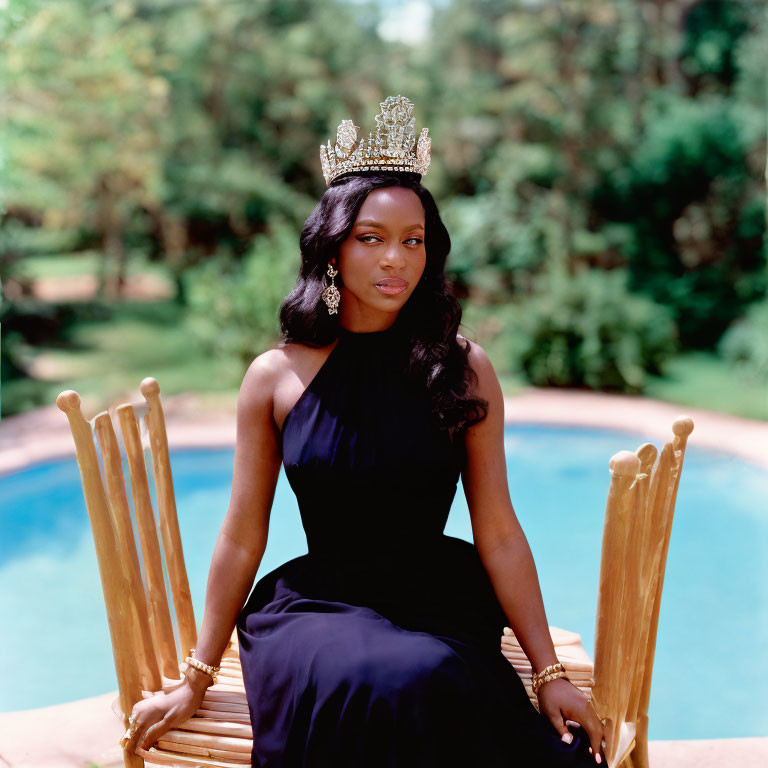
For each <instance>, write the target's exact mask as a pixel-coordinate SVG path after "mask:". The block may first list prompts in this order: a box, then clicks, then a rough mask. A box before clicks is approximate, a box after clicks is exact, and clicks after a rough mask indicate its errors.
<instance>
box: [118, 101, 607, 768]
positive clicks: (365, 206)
mask: <svg viewBox="0 0 768 768" xmlns="http://www.w3.org/2000/svg"><path fill="white" fill-rule="evenodd" d="M390 98H392V97H390ZM402 98H403V97H398V99H402ZM388 102H389V99H388V100H387V102H385V104H387V103H388ZM385 104H383V105H382V107H384V106H385ZM408 116H409V115H406V117H408ZM377 122H378V120H377ZM350 125H351V124H350ZM340 129H341V126H340ZM340 136H341V133H340ZM342 138H343V137H342ZM409 146H411V147H412V142H411V144H410V145H409ZM347 149H349V142H347ZM421 158H422V160H423V146H422V155H421ZM401 167H402V166H401ZM418 167H421V168H422V171H423V169H424V165H423V164H422V165H421V166H418V165H415V164H414V165H411V166H410V170H391V169H390V170H387V169H385V170H376V171H371V170H363V169H362V166H360V169H358V170H352V171H346V172H341V173H337V174H335V175H333V174H332V178H331V180H330V184H329V187H328V189H327V191H326V192H325V194H324V195H323V197H322V199H321V200H320V202H319V204H318V205H317V207H316V208H315V210H314V211H313V213H312V214H311V215H310V217H309V218H308V219H307V221H306V223H305V226H304V229H303V231H302V234H301V252H302V266H301V272H300V275H299V278H298V280H297V283H296V286H295V288H294V289H293V291H292V292H291V294H290V295H289V296H288V297H287V298H286V299H285V301H284V302H283V305H282V307H281V312H280V320H281V325H282V330H283V335H284V341H283V344H282V345H281V346H279V347H277V348H275V349H271V350H269V351H267V352H265V353H264V354H262V355H259V357H257V358H256V359H255V360H254V361H253V363H252V364H251V366H250V367H249V369H248V371H247V372H246V374H245V377H244V379H243V383H242V387H241V390H240V395H239V398H238V407H237V442H236V447H235V460H234V477H233V486H232V499H231V502H230V506H229V509H228V512H227V515H226V518H225V520H224V523H223V526H222V529H221V532H220V534H219V537H218V540H217V543H216V547H215V551H214V555H213V562H212V565H211V570H210V574H209V579H208V586H207V594H206V603H205V615H204V619H203V624H202V629H201V632H200V636H199V639H198V644H197V650H196V657H197V659H199V660H200V661H201V662H203V663H205V664H209V665H215V664H218V660H219V659H220V658H221V655H222V654H223V652H224V649H225V648H226V645H227V642H228V640H229V637H230V635H231V633H232V629H233V627H235V626H237V631H238V639H239V643H240V657H241V662H242V667H243V681H244V684H245V688H246V694H247V697H248V703H249V710H250V718H251V724H252V727H253V753H252V765H254V766H268V767H269V768H276V767H277V766H280V768H294V767H296V768H298V767H299V766H302V767H303V768H320V767H321V766H322V767H324V766H333V767H334V768H342V767H344V768H347V767H349V768H353V767H354V768H374V767H378V766H382V767H383V766H388V767H392V768H405V767H408V768H410V767H411V766H413V767H414V768H416V766H418V768H432V767H434V768H437V767H438V766H440V768H452V767H453V766H456V767H457V768H458V766H461V767H462V768H467V767H468V766H478V768H512V766H521V767H522V766H525V767H526V768H527V767H528V766H537V767H539V766H540V767H541V768H549V767H552V768H554V767H555V766H588V765H592V766H593V765H596V764H599V763H600V762H601V760H602V759H603V757H602V750H601V742H602V739H603V724H602V723H601V722H600V720H599V719H598V717H597V715H596V714H595V711H594V709H593V708H592V706H591V703H590V701H589V699H588V698H587V697H586V696H585V695H584V694H583V693H582V692H581V691H580V690H578V689H577V688H576V687H575V686H574V685H573V684H572V683H571V682H569V680H568V679H567V677H565V676H562V675H561V676H559V677H556V678H555V679H552V680H549V681H548V682H545V683H543V684H542V685H541V687H540V689H539V691H538V697H539V705H540V712H539V711H537V710H536V708H535V707H534V706H533V705H532V704H531V702H530V700H529V698H528V695H527V693H526V690H525V687H524V685H523V682H522V681H521V679H520V677H519V676H518V674H517V673H516V671H515V669H514V667H513V666H512V665H511V664H510V663H509V661H507V659H506V658H505V657H504V656H503V655H502V653H501V650H500V638H501V635H502V629H503V627H504V626H505V625H509V626H511V627H512V629H513V631H514V632H515V634H516V636H517V638H518V639H519V641H520V644H521V646H522V647H523V649H524V651H525V653H526V654H527V656H528V658H529V659H530V660H531V663H532V665H533V667H534V670H536V671H540V670H543V669H544V668H546V667H548V666H549V665H552V664H555V663H556V662H557V657H556V656H555V652H554V648H553V645H552V641H551V638H550V634H549V630H548V624H547V619H546V615H545V612H544V606H543V603H542V597H541V590H540V587H539V583H538V578H537V573H536V567H535V564H534V561H533V558H532V555H531V551H530V548H529V546H528V543H527V540H526V538H525V535H524V533H523V531H522V529H521V527H520V524H519V523H518V521H517V518H516V516H515V513H514V510H513V507H512V503H511V501H510V497H509V491H508V486H507V476H506V467H505V456H504V441H503V431H504V423H503V415H504V412H503V399H502V393H501V388H500V386H499V382H498V379H497V377H496V375H495V373H494V370H493V367H492V366H491V363H490V362H489V360H488V358H487V356H486V354H485V353H484V351H483V350H482V348H481V347H480V346H478V345H477V344H475V343H473V342H471V341H469V340H467V339H465V338H463V337H462V336H461V335H459V334H458V332H457V331H458V327H459V323H460V319H461V308H460V306H459V304H458V302H457V301H456V299H455V298H454V297H452V296H451V294H450V293H449V292H448V290H447V288H446V281H445V277H444V267H445V262H446V257H447V255H448V252H449V249H450V239H449V236H448V233H447V231H446V229H445V227H444V225H443V223H442V221H441V219H440V215H439V213H438V210H437V207H436V205H435V202H434V200H433V198H432V195H431V194H430V193H429V192H428V191H427V190H426V189H425V188H424V187H423V186H422V185H421V181H420V179H421V175H423V173H421V174H420V173H417V172H414V171H413V170H412V169H413V168H418ZM325 170H327V168H326V165H325V163H324V171H325ZM342 170H343V169H342ZM326 179H328V174H326ZM254 298H255V300H257V299H258V297H254ZM281 464H282V465H284V466H285V472H286V476H287V478H288V480H289V482H290V484H291V487H292V488H293V490H294V492H295V493H296V497H297V500H298V504H299V509H300V512H301V517H302V523H303V526H304V530H305V532H306V535H307V543H308V553H307V554H306V555H302V556H301V557H297V558H294V559H293V560H290V561H288V562H286V563H283V564H282V565H281V566H279V567H278V568H276V569H275V570H273V571H272V572H270V573H268V574H266V575H264V576H263V577H262V578H261V579H259V581H258V582H257V583H256V585H255V587H254V588H253V591H252V592H250V596H248V593H249V591H250V590H251V586H252V584H253V581H254V578H255V575H256V572H257V569H258V566H259V563H260V561H261V558H262V555H263V553H264V549H265V547H266V543H267V529H268V522H269V515H270V508H271V504H272V500H273V496H274V490H275V485H276V482H277V478H278V473H279V470H280V467H281ZM459 477H461V480H462V484H463V487H464V491H465V494H466V498H467V502H468V505H469V511H470V516H471V523H472V531H473V539H474V544H470V543H469V542H466V541H464V540H462V539H457V538H454V537H450V536H446V535H445V534H444V533H443V528H444V525H445V522H446V519H447V516H448V512H449V509H450V506H451V503H452V501H453V498H454V495H455V492H456V488H457V484H458V480H459ZM246 598H247V600H246ZM211 682H212V681H211V677H210V676H209V675H208V674H206V672H204V671H201V670H200V669H197V668H194V667H191V668H189V669H188V670H187V673H186V677H185V679H184V680H183V682H182V683H181V684H180V685H179V686H178V687H177V688H175V689H174V690H173V691H171V692H170V693H166V694H160V695H156V696H153V697H151V698H149V699H146V700H144V701H141V702H139V703H138V704H136V706H135V707H134V709H133V713H132V714H133V718H134V728H135V732H134V733H133V734H132V736H131V740H130V748H131V749H134V748H135V747H136V746H137V745H141V746H142V747H143V748H145V749H148V748H149V747H150V746H151V745H152V744H154V743H155V742H156V741H157V739H158V738H159V737H160V736H162V735H163V734H164V733H165V732H166V731H168V730H169V729H170V728H172V727H175V726H177V725H178V724H179V723H181V722H183V721H184V720H186V719H187V718H189V717H190V716H191V715H192V714H193V713H194V712H195V711H196V710H197V709H198V708H199V707H200V705H201V702H202V699H203V695H204V692H205V689H206V688H207V687H208V686H209V685H210V684H211ZM566 720H570V721H573V722H574V723H579V724H580V725H581V727H579V726H576V725H572V724H571V725H569V726H566V722H565V721H566Z"/></svg>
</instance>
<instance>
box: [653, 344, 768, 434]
mask: <svg viewBox="0 0 768 768" xmlns="http://www.w3.org/2000/svg"><path fill="white" fill-rule="evenodd" d="M648 380H649V384H648V387H647V390H646V393H645V394H646V395H648V397H654V398H657V399H659V400H666V401H668V402H671V403H679V404H681V405H690V406H693V407H695V408H708V409H710V410H714V411H721V412H722V413H729V414H732V415H734V416H743V417H745V418H751V419H764V420H768V386H766V385H764V384H759V383H758V382H755V381H749V380H748V379H746V378H745V377H744V375H743V374H742V373H741V372H740V371H739V370H737V369H734V368H733V366H731V365H730V364H729V363H728V362H726V361H725V360H723V359H721V358H719V357H718V356H717V355H715V354H714V353H711V352H687V353H684V354H681V355H679V356H678V357H676V358H675V359H674V360H671V361H670V362H669V364H668V365H667V368H666V370H665V375H664V376H663V377H659V376H649V377H648Z"/></svg>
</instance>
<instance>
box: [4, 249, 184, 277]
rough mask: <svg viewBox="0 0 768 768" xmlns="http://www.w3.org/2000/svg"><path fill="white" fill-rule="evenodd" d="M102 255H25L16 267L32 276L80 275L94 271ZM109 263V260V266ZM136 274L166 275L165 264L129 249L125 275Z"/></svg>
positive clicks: (84, 252)
mask: <svg viewBox="0 0 768 768" xmlns="http://www.w3.org/2000/svg"><path fill="white" fill-rule="evenodd" d="M101 259H102V256H101V254H100V252H99V251H82V252H78V253H62V254H53V255H50V254H46V255H43V256H26V257H25V258H24V259H23V260H22V262H21V264H20V267H19V268H20V271H21V272H22V273H23V274H24V275H26V276H28V277H29V278H31V279H33V280H38V279H41V278H60V277H65V278H66V277H81V276H82V275H97V274H98V272H99V266H100V263H101ZM111 266H112V265H111V264H110V268H111ZM138 274H144V275H146V274H150V275H155V276H157V277H161V278H166V279H167V278H169V272H168V267H167V266H166V265H165V264H163V263H159V262H150V261H147V259H146V257H145V255H144V254H143V253H142V252H140V251H136V252H131V253H129V254H128V258H127V259H126V275H138Z"/></svg>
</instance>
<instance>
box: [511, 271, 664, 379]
mask: <svg viewBox="0 0 768 768" xmlns="http://www.w3.org/2000/svg"><path fill="white" fill-rule="evenodd" d="M626 277H627V276H626V272H625V271H624V270H614V271H611V272H603V271H600V270H594V269H592V270H584V271H582V272H579V273H578V274H576V275H575V276H573V277H570V278H569V277H566V276H565V275H560V274H556V275H546V276H542V277H541V278H540V279H538V280H537V281H536V288H535V291H534V293H533V294H531V295H530V296H527V297H525V298H524V299H521V300H520V301H518V302H515V303H514V304H512V305H510V306H508V307H505V308H504V309H500V310H499V313H500V315H501V318H502V322H503V325H502V330H501V333H500V336H499V339H498V344H497V348H498V349H499V352H500V354H501V355H503V359H504V361H505V363H506V365H507V366H508V367H509V368H510V369H511V370H513V371H514V370H518V371H522V372H524V373H525V375H526V376H527V378H528V380H529V381H530V382H531V383H532V384H534V385H536V386H560V387H590V388H592V389H603V390H613V391H623V392H641V391H642V390H643V386H644V384H645V381H646V373H647V372H656V373H658V372H659V371H660V370H661V367H662V365H663V363H664V361H665V360H667V359H668V358H669V357H670V356H671V355H672V354H673V353H674V352H675V351H676V331H675V326H674V323H673V322H672V319H671V318H670V316H669V313H668V311H667V310H666V309H665V308H664V307H661V306H659V305H658V304H655V303H654V302H653V301H651V300H650V299H647V298H644V297H642V296H637V295H632V294H630V293H629V292H628V291H627V289H626Z"/></svg>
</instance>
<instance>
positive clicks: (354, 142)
mask: <svg viewBox="0 0 768 768" xmlns="http://www.w3.org/2000/svg"><path fill="white" fill-rule="evenodd" d="M379 106H380V107H381V112H379V114H378V115H376V131H375V133H374V132H373V131H371V132H370V133H369V134H368V138H367V139H366V138H365V137H363V138H362V139H359V138H358V136H357V132H358V130H359V129H360V126H358V125H354V124H353V123H352V121H351V120H342V121H341V123H340V124H339V127H338V129H337V130H336V146H335V147H331V140H330V139H328V146H326V145H324V144H321V145H320V164H321V166H322V168H323V176H325V184H326V186H330V183H331V182H332V181H333V180H334V179H335V178H336V177H337V176H341V174H342V173H349V172H351V171H410V172H412V173H419V174H421V175H422V176H424V175H425V174H426V173H427V169H428V168H429V159H430V152H431V148H432V139H430V138H429V137H428V136H427V132H428V130H429V129H428V128H422V129H421V135H420V136H419V140H418V143H417V142H416V136H415V133H414V132H415V125H416V121H415V120H414V118H413V117H411V114H412V113H413V106H414V105H413V102H412V101H409V100H408V99H406V98H405V96H399V95H398V96H387V98H386V99H385V100H384V101H383V102H382V103H381V104H380V105H379ZM414 144H415V150H414Z"/></svg>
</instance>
